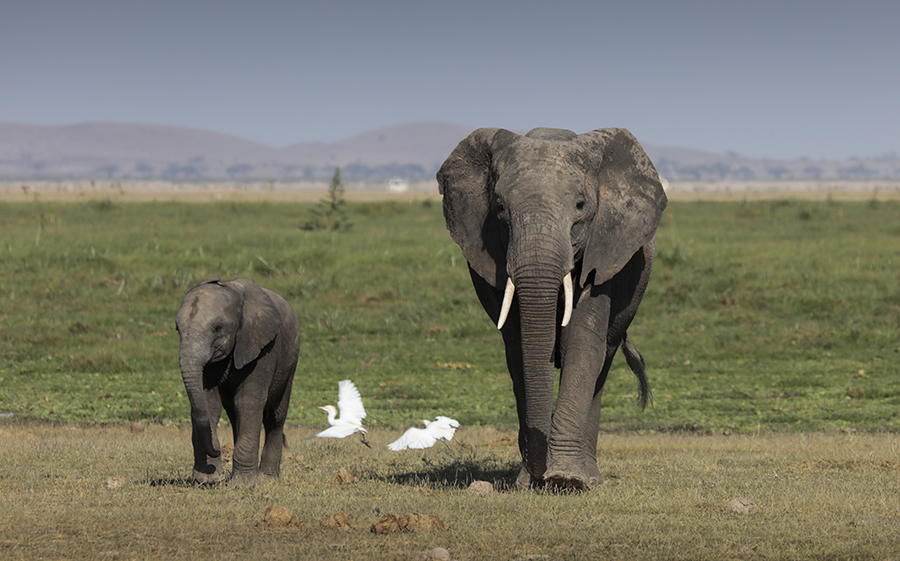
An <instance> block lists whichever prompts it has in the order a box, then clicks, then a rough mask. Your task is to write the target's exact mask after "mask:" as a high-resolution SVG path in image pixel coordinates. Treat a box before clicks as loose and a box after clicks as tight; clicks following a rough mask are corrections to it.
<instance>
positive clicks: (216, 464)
mask: <svg viewBox="0 0 900 561" xmlns="http://www.w3.org/2000/svg"><path fill="white" fill-rule="evenodd" d="M193 477H194V482H195V483H199V484H200V485H213V484H215V483H221V482H223V481H225V468H223V467H222V460H221V459H220V458H210V459H207V461H206V462H204V463H200V464H195V465H194V473H193Z"/></svg>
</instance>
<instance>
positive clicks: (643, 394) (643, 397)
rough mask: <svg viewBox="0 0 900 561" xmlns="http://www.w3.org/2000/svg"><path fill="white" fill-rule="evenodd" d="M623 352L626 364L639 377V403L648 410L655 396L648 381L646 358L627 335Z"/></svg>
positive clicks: (623, 341)
mask: <svg viewBox="0 0 900 561" xmlns="http://www.w3.org/2000/svg"><path fill="white" fill-rule="evenodd" d="M622 352H623V353H624V354H625V362H627V363H628V367H629V368H631V371H632V372H634V375H635V376H637V379H638V384H640V396H639V397H638V402H639V403H640V404H641V409H646V408H647V406H648V405H650V403H652V402H653V395H652V393H651V391H650V381H649V380H647V369H646V364H645V363H644V357H642V356H641V353H639V352H638V350H637V349H636V348H634V343H632V342H631V337H629V336H628V334H627V333H626V334H625V338H624V339H623V340H622Z"/></svg>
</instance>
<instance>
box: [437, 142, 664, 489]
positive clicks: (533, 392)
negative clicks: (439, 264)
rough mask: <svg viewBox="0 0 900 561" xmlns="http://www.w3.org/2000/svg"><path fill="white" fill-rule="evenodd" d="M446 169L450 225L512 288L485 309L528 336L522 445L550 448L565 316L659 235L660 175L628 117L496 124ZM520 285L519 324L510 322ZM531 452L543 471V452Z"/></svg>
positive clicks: (472, 258)
mask: <svg viewBox="0 0 900 561" xmlns="http://www.w3.org/2000/svg"><path fill="white" fill-rule="evenodd" d="M437 179H438V185H439V189H440V192H441V194H442V195H443V210H444V218H445V220H446V223H447V229H448V230H449V231H450V235H451V236H452V238H453V240H454V241H455V242H456V243H457V244H459V246H460V248H461V249H462V253H463V256H464V257H465V258H466V260H467V261H468V262H469V267H470V270H471V272H472V273H473V281H476V279H475V276H474V275H477V276H478V277H480V278H481V279H483V281H484V282H485V283H487V284H489V285H490V286H492V287H494V289H496V290H498V291H503V290H505V292H504V296H503V301H502V305H500V306H489V305H487V304H485V309H486V310H487V311H488V313H489V314H490V315H491V317H492V319H493V320H494V321H496V322H497V323H498V327H500V328H502V329H504V338H505V339H506V337H507V335H509V336H510V337H514V338H515V339H516V341H517V346H518V347H520V348H521V362H522V365H521V369H522V372H523V376H524V382H523V383H524V388H523V389H522V391H523V394H524V395H523V397H524V408H523V407H522V404H521V400H520V396H519V393H518V391H519V390H518V389H517V396H516V397H517V400H519V401H520V407H519V416H520V419H519V421H520V426H522V427H524V429H525V430H524V431H522V430H520V448H522V450H523V456H525V455H526V451H527V450H529V449H531V450H532V452H533V454H536V455H541V454H545V453H546V452H545V451H544V452H541V451H540V449H541V448H543V449H544V450H545V449H546V446H545V444H546V439H547V438H548V434H549V427H550V418H551V414H552V402H553V378H554V363H556V362H558V361H557V360H556V359H557V358H558V357H556V356H555V355H556V353H555V351H556V350H557V349H558V347H557V344H558V343H557V340H556V339H557V334H558V328H559V326H560V325H562V326H563V327H564V326H565V325H566V324H567V323H568V322H569V318H570V317H571V315H572V309H573V306H574V307H577V306H578V297H579V296H580V295H581V294H582V293H583V292H584V291H585V290H586V289H587V287H589V286H600V285H602V284H603V283H604V282H606V281H607V280H609V279H611V278H612V277H613V276H615V275H616V274H617V273H618V272H619V271H621V270H622V269H623V267H624V266H625V265H626V264H627V263H629V261H630V260H631V259H632V258H633V257H634V255H635V253H636V252H638V251H639V250H640V249H641V248H643V247H645V246H646V245H647V244H649V243H651V242H652V241H653V239H654V236H655V233H656V227H657V224H658V223H659V220H660V217H661V215H662V212H663V210H664V208H665V206H666V195H665V192H664V191H663V188H662V185H661V183H660V180H659V176H658V175H657V173H656V170H655V168H654V167H653V164H652V163H651V162H650V159H649V158H648V157H647V155H646V154H645V153H644V150H643V149H642V148H641V146H640V144H639V143H638V142H637V140H636V139H635V138H634V136H632V135H631V133H630V132H628V131H627V130H625V129H599V130H595V131H592V132H588V133H585V134H581V135H576V134H575V133H573V132H571V131H567V130H560V129H534V130H532V131H531V132H529V133H528V134H526V135H525V136H522V135H519V134H516V133H513V132H510V131H508V130H504V129H496V128H485V129H479V130H476V131H475V132H473V133H472V134H470V135H469V136H468V137H467V138H465V139H464V140H463V141H462V142H460V143H459V145H458V146H457V147H456V149H455V150H454V151H453V152H452V153H451V154H450V156H449V157H448V158H447V160H446V161H445V162H444V164H443V166H442V167H441V169H440V170H439V171H438V174H437ZM573 277H574V279H573ZM478 285H479V283H478V282H477V281H476V289H478ZM498 294H499V293H498ZM514 295H515V298H517V306H516V325H515V326H514V327H512V326H509V325H508V324H507V326H506V327H505V328H504V322H505V321H506V317H507V313H508V312H509V310H510V308H511V306H512V303H513V298H514ZM479 296H480V297H482V293H481V291H480V292H479ZM498 300H499V298H498ZM482 303H483V304H484V303H485V301H484V299H482ZM603 328H604V329H605V328H606V326H605V324H604V325H603ZM510 329H512V330H515V333H514V334H508V333H506V331H508V330H510ZM604 340H605V338H604ZM509 348H510V344H509V343H507V361H508V362H509V361H510V357H509ZM517 360H518V359H517ZM601 360H602V359H601ZM511 373H512V367H511ZM514 378H515V376H514ZM589 391H593V383H591V385H590V389H589ZM523 417H524V418H523ZM523 433H524V436H523ZM529 440H530V441H531V443H530V444H529V443H528V441H529ZM535 443H537V444H536V446H533V445H534V444H535ZM542 443H543V444H542ZM535 448H537V449H538V451H537V452H534V450H535ZM523 459H524V460H525V464H526V467H528V466H529V464H531V467H529V468H528V469H529V471H530V472H531V474H532V476H534V477H535V478H538V479H540V477H541V473H537V472H540V471H541V470H542V469H543V468H542V466H543V463H544V459H543V458H530V459H529V458H524V457H523Z"/></svg>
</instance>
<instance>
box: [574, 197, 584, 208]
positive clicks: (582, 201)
mask: <svg viewBox="0 0 900 561" xmlns="http://www.w3.org/2000/svg"><path fill="white" fill-rule="evenodd" d="M584 204H585V203H584V200H583V199H582V200H580V201H578V202H577V203H575V209H576V210H584Z"/></svg>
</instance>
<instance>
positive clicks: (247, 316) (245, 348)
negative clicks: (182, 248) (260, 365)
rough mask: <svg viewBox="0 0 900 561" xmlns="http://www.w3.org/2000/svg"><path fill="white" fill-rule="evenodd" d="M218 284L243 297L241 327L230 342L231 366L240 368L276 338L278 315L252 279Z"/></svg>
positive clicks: (270, 301)
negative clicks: (231, 347)
mask: <svg viewBox="0 0 900 561" xmlns="http://www.w3.org/2000/svg"><path fill="white" fill-rule="evenodd" d="M222 284H224V285H225V286H228V287H229V288H231V289H233V290H235V291H237V292H239V293H240V294H241V296H242V298H243V302H242V305H241V326H240V328H238V330H237V333H236V334H235V342H234V366H235V368H237V369H241V368H243V367H245V366H247V364H249V363H251V362H253V361H254V360H256V359H257V358H258V357H259V354H260V353H261V352H262V350H263V349H264V348H265V347H266V345H268V344H269V343H271V342H272V340H274V339H275V336H276V335H278V329H279V327H280V326H281V314H280V313H279V311H278V308H277V307H276V306H275V303H274V302H272V299H271V298H269V295H268V294H266V292H265V291H264V290H263V289H262V287H261V286H259V285H258V284H256V283H255V282H253V281H252V280H248V279H234V280H231V281H228V282H226V283H222Z"/></svg>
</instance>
